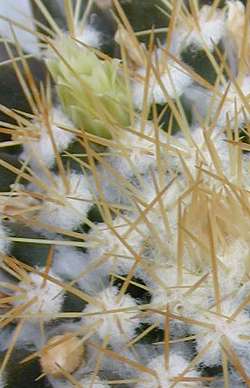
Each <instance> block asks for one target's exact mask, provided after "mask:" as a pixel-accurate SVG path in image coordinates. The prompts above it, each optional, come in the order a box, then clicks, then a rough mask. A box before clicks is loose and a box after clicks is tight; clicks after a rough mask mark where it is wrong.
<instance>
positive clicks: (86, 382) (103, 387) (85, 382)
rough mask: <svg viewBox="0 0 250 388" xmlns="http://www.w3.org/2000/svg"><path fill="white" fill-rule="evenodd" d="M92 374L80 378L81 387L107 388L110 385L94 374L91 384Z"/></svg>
mask: <svg viewBox="0 0 250 388" xmlns="http://www.w3.org/2000/svg"><path fill="white" fill-rule="evenodd" d="M92 378H93V377H92V376H89V377H85V378H83V379H82V380H80V382H79V383H80V384H81V386H82V387H83V388H85V387H86V388H90V387H91V388H109V387H110V385H108V384H107V383H106V382H105V381H102V380H101V379H100V377H98V376H96V377H95V379H94V383H93V384H92V381H93V380H92Z"/></svg>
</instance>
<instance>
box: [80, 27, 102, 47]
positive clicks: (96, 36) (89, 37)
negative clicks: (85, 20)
mask: <svg viewBox="0 0 250 388" xmlns="http://www.w3.org/2000/svg"><path fill="white" fill-rule="evenodd" d="M76 39H77V40H79V41H80V42H81V43H83V44H85V45H87V46H90V47H94V48H100V46H101V44H102V34H101V32H100V31H97V30H96V29H95V28H94V27H93V26H91V25H89V24H88V25H86V26H84V27H83V28H82V27H81V26H80V25H78V26H77V27H76Z"/></svg>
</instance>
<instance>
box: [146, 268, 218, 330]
mask: <svg viewBox="0 0 250 388" xmlns="http://www.w3.org/2000/svg"><path fill="white" fill-rule="evenodd" d="M166 266H168V268H166ZM152 270H153V269H152ZM153 273H154V275H155V276H156V279H157V280H158V281H157V282H155V285H154V286H153V287H152V289H151V293H152V300H151V306H152V308H153V309H156V310H162V311H165V309H166V305H167V304H168V305H169V307H170V309H171V311H172V312H173V313H174V314H177V315H183V316H185V317H191V316H193V315H194V314H195V313H197V312H199V311H200V310H201V309H204V308H208V307H209V295H211V291H210V290H209V287H208V285H207V283H205V287H204V284H202V286H201V287H197V288H196V289H195V290H194V291H193V292H191V293H189V294H187V292H188V291H189V290H190V288H191V287H192V286H194V285H195V284H197V283H198V282H199V281H200V279H201V277H202V276H201V275H200V276H198V275H193V274H189V273H185V272H184V274H183V283H182V285H183V286H184V288H180V287H178V278H177V267H173V266H169V265H168V263H167V262H166V263H165V265H162V266H159V267H158V268H157V269H155V270H154V272H153ZM152 317H153V318H154V320H155V319H157V321H159V322H160V323H164V319H165V318H164V316H158V315H157V316H154V315H153V316H152Z"/></svg>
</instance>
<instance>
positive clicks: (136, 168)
mask: <svg viewBox="0 0 250 388" xmlns="http://www.w3.org/2000/svg"><path fill="white" fill-rule="evenodd" d="M159 140H160V148H161V152H162V154H164V151H165V150H163V148H162V145H163V144H165V145H166V144H167V136H166V133H165V132H164V131H162V130H161V129H160V131H159ZM156 144H157V143H156V132H155V129H154V125H153V122H151V121H147V122H146V124H145V125H144V126H143V128H142V129H141V121H140V120H138V121H137V122H136V123H135V128H133V132H130V131H126V130H123V131H122V133H121V136H120V137H119V139H118V140H117V142H115V140H114V146H111V147H109V150H110V152H111V156H110V157H109V158H108V161H109V162H110V164H111V165H112V167H113V168H115V169H116V170H117V171H119V173H120V174H121V175H123V176H125V177H131V175H133V174H135V173H141V174H145V173H146V172H147V171H148V169H149V168H150V167H151V166H154V165H155V161H156V149H157V145H156ZM120 147H122V152H120Z"/></svg>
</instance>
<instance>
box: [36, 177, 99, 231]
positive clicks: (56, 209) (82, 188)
mask: <svg viewBox="0 0 250 388" xmlns="http://www.w3.org/2000/svg"><path fill="white" fill-rule="evenodd" d="M66 179H67V182H68V186H69V191H68V190H67V188H65V185H64V181H63V179H62V177H61V176H57V175H54V180H55V183H56V187H55V186H54V185H53V186H52V185H51V186H50V187H49V188H48V192H46V195H47V196H48V199H47V200H46V201H43V204H42V208H41V210H39V212H38V214H37V220H38V221H39V222H41V223H43V224H47V225H52V226H57V227H59V228H63V229H67V230H73V229H75V228H77V227H78V226H79V225H81V224H82V223H84V221H85V218H86V216H87V213H88V211H89V210H90V208H91V206H92V204H93V202H92V201H93V199H92V194H91V192H90V189H89V181H88V178H87V177H86V176H85V175H79V174H77V173H75V172H73V173H70V174H68V175H67V177H66Z"/></svg>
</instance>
